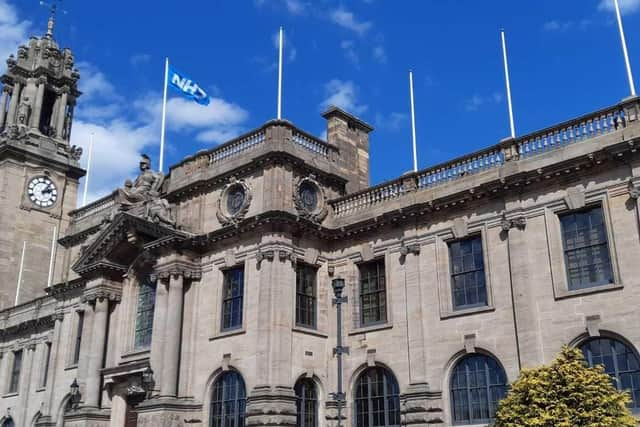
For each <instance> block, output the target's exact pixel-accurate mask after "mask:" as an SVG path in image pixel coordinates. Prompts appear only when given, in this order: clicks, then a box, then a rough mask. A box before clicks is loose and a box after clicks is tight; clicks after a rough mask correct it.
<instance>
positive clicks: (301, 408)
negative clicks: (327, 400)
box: [294, 379, 318, 427]
mask: <svg viewBox="0 0 640 427" xmlns="http://www.w3.org/2000/svg"><path fill="white" fill-rule="evenodd" d="M294 391H295V393H296V408H297V417H296V426H297V427H315V426H317V425H318V409H317V408H318V399H317V396H316V387H315V384H314V382H313V381H312V380H310V379H302V380H299V381H298V382H297V383H296V385H295V387H294Z"/></svg>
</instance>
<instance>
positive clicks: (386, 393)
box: [354, 367, 400, 427]
mask: <svg viewBox="0 0 640 427" xmlns="http://www.w3.org/2000/svg"><path fill="white" fill-rule="evenodd" d="M354 408H355V420H356V425H357V426H362V427H371V426H385V427H386V426H399V425H400V397H399V388H398V383H397V381H396V379H395V377H394V376H393V374H392V373H391V372H389V371H388V370H386V369H384V368H380V367H375V368H368V369H367V370H365V371H364V372H363V373H362V374H361V375H360V377H358V380H357V382H356V387H355V396H354Z"/></svg>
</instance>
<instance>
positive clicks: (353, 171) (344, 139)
mask: <svg viewBox="0 0 640 427" xmlns="http://www.w3.org/2000/svg"><path fill="white" fill-rule="evenodd" d="M322 117H324V118H325V119H326V120H327V142H328V143H329V144H332V145H335V146H336V147H337V148H338V150H340V154H339V156H338V159H337V164H338V167H339V168H340V172H341V174H342V175H343V176H345V177H347V179H348V180H349V182H348V183H347V193H354V192H356V191H359V190H362V189H365V188H367V187H369V132H371V131H372V130H373V127H371V125H369V124H367V123H365V122H363V121H362V120H360V119H359V118H357V117H355V116H353V115H351V114H349V113H347V112H346V111H344V110H341V109H340V108H338V107H335V106H330V107H329V109H328V110H327V111H325V112H324V113H323V114H322Z"/></svg>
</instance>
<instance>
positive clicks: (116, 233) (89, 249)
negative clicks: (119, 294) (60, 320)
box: [72, 213, 187, 279]
mask: <svg viewBox="0 0 640 427" xmlns="http://www.w3.org/2000/svg"><path fill="white" fill-rule="evenodd" d="M94 236H95V237H93V238H92V239H91V240H90V241H89V242H87V244H86V245H85V246H84V248H83V250H82V251H81V255H80V257H79V258H78V260H77V261H76V262H75V263H74V265H73V267H72V268H73V271H75V272H76V273H78V274H79V275H81V276H91V275H92V274H96V273H98V272H101V273H103V274H106V275H107V276H110V277H113V278H116V279H120V278H122V276H123V275H124V274H126V273H127V271H128V269H129V266H130V265H131V263H133V262H134V261H135V260H136V258H137V257H138V256H139V255H140V254H141V253H142V252H143V251H144V250H145V249H147V248H150V247H155V246H166V244H167V242H170V243H173V242H179V241H182V240H183V239H184V238H186V237H187V235H186V234H185V233H184V232H181V231H178V230H175V229H172V228H169V227H166V226H164V225H161V224H158V223H155V222H152V221H148V220H146V219H143V218H140V217H137V216H134V215H131V214H128V213H120V214H118V215H116V216H115V218H114V219H113V221H111V222H110V223H108V224H107V225H106V226H105V227H103V229H102V230H100V231H99V232H98V233H97V234H96V235H94ZM156 243H157V244H156Z"/></svg>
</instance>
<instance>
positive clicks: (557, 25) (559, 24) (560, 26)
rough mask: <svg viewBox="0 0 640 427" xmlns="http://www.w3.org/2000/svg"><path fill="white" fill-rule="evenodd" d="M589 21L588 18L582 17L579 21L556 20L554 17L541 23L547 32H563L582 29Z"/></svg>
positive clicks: (589, 23) (586, 27)
mask: <svg viewBox="0 0 640 427" xmlns="http://www.w3.org/2000/svg"><path fill="white" fill-rule="evenodd" d="M591 23H592V22H591V20H589V19H582V20H580V21H558V20H555V19H554V20H552V21H547V22H545V23H544V24H543V25H542V30H543V31H549V32H563V31H568V30H571V29H574V28H577V29H579V30H581V31H584V30H586V29H588V28H589V27H590V26H591Z"/></svg>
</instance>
